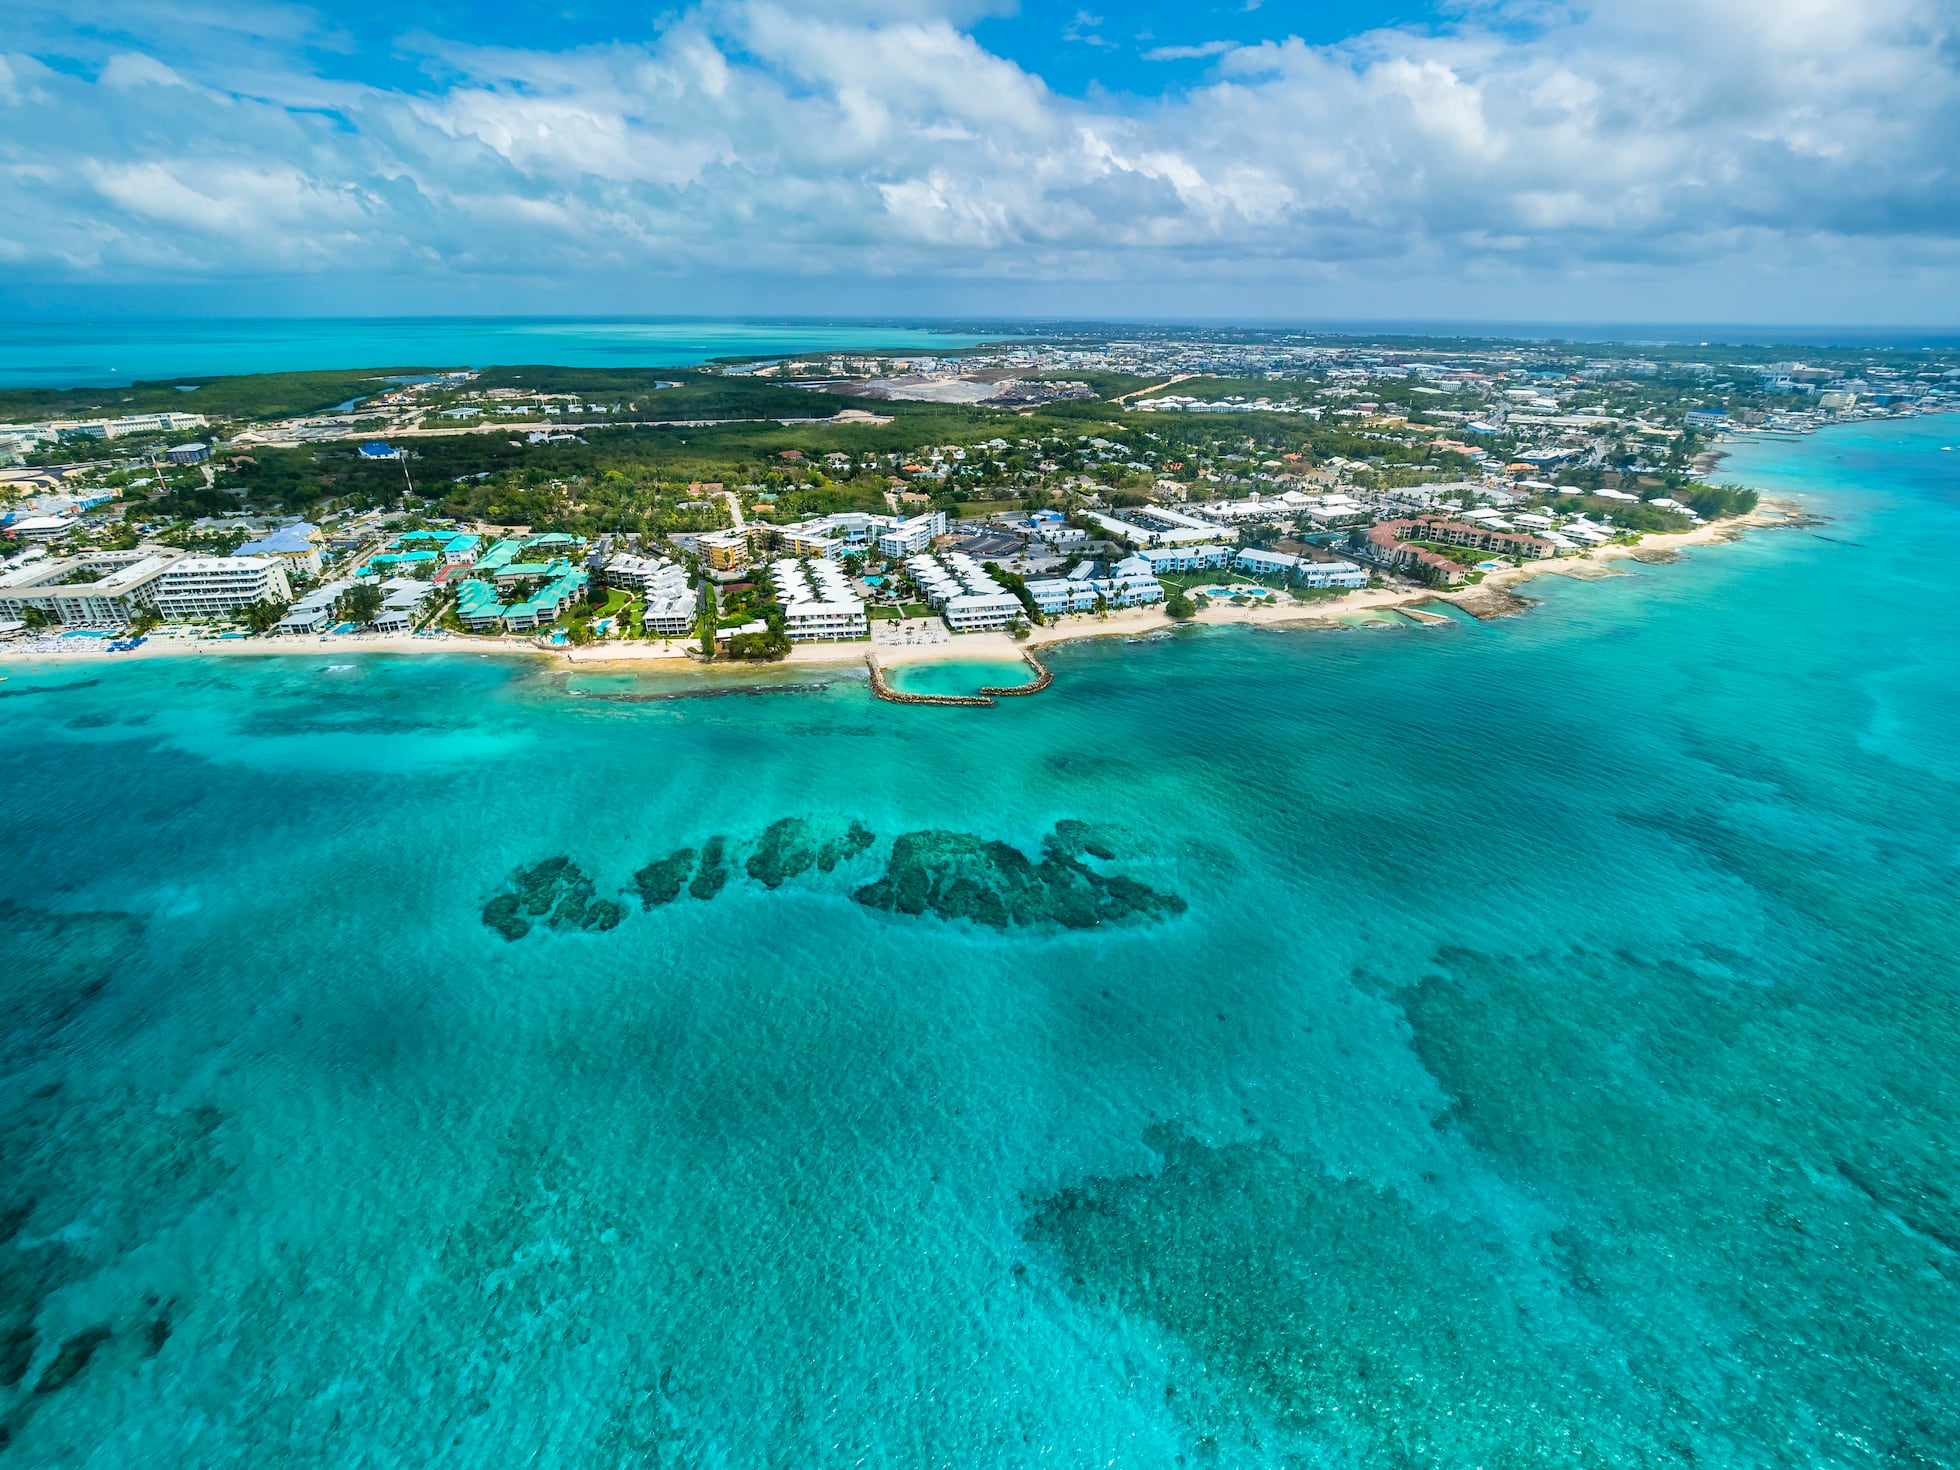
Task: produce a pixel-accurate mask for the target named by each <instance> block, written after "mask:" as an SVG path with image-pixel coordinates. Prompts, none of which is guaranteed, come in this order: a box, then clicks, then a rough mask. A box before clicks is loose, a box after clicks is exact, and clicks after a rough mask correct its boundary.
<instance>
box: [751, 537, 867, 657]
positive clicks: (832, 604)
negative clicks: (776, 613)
mask: <svg viewBox="0 0 1960 1470" xmlns="http://www.w3.org/2000/svg"><path fill="white" fill-rule="evenodd" d="M769 576H770V580H771V581H772V582H773V583H774V584H775V588H776V600H777V601H778V602H780V603H781V604H782V607H783V631H784V632H785V633H786V634H788V635H789V637H790V638H791V639H793V640H795V641H797V642H812V641H815V640H818V639H835V638H862V637H864V636H865V634H866V633H867V632H869V631H870V624H869V622H868V621H867V619H866V616H865V611H864V602H863V599H861V598H859V597H858V596H856V595H855V594H854V593H853V592H852V590H851V584H850V579H849V578H848V577H846V576H845V575H844V573H843V572H842V571H841V570H839V569H838V566H837V564H836V563H835V562H832V561H813V562H810V563H809V564H808V566H807V567H806V566H805V565H804V564H803V563H801V562H798V561H796V560H795V559H794V558H791V557H784V558H783V559H782V560H780V561H777V562H773V563H771V564H770V568H769ZM813 582H814V583H815V585H814V586H812V585H811V584H812V583H813Z"/></svg>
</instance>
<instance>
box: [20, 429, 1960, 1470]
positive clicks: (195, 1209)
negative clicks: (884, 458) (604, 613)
mask: <svg viewBox="0 0 1960 1470" xmlns="http://www.w3.org/2000/svg"><path fill="white" fill-rule="evenodd" d="M1956 444H1960V419H1950V418H1949V419H1940V418H1928V419H1920V420H1915V421H1910V422H1904V423H1894V424H1882V425H1870V426H1861V427H1851V428H1842V429H1834V430H1831V431H1829V432H1827V433H1824V434H1820V435H1818V436H1816V437H1814V438H1811V439H1808V440H1805V441H1802V442H1799V443H1777V442H1767V441H1763V442H1756V443H1752V444H1750V445H1748V446H1746V447H1745V448H1743V449H1741V450H1738V451H1737V453H1736V454H1735V456H1734V457H1733V458H1732V460H1731V461H1730V463H1729V465H1728V466H1727V467H1726V468H1727V471H1728V473H1729V474H1732V475H1733V476H1735V477H1737V478H1740V479H1744V480H1747V481H1749V482H1750V483H1753V484H1756V485H1759V486H1763V487H1766V488H1771V489H1775V490H1778V491H1780V492H1783V493H1784V494H1787V495H1796V496H1800V497H1802V499H1803V501H1804V503H1805V504H1806V505H1807V506H1808V507H1809V508H1810V509H1812V510H1813V511H1815V512H1816V513H1818V514H1820V515H1824V516H1828V517H1829V518H1830V519H1829V522H1828V523H1827V524H1822V525H1817V526H1813V527H1810V528H1808V529H1800V530H1799V529H1785V530H1779V531H1770V532H1763V533H1758V534H1752V535H1751V536H1749V537H1748V538H1747V539H1745V540H1743V541H1741V542H1739V543H1737V544H1733V545H1729V546H1722V547H1712V548H1705V549H1697V550H1695V551H1693V552H1692V553H1691V554H1690V555H1688V556H1687V557H1685V558H1684V559H1683V560H1682V561H1680V562H1678V563H1676V564H1673V565H1666V566H1642V567H1636V568H1632V569H1631V571H1632V575H1629V576H1626V577H1623V578H1616V579H1612V580H1607V581H1598V582H1589V583H1580V582H1573V581H1569V580H1566V579H1563V578H1557V577H1548V578H1543V579H1540V580H1539V581H1536V582H1534V583H1532V584H1530V587H1529V591H1530V592H1531V594H1532V595H1533V596H1534V597H1537V598H1539V599H1541V601H1540V604H1539V605H1538V606H1536V607H1534V608H1532V609H1530V610H1529V611H1527V612H1526V613H1524V614H1523V615H1521V616H1518V617H1515V618H1511V619H1507V620H1504V621H1500V622H1493V623H1486V624H1476V625H1461V626H1451V627H1447V628H1421V629H1418V628H1412V627H1405V628H1387V627H1383V628H1369V629H1351V630H1345V631H1332V632H1319V633H1311V632H1292V633H1282V632H1272V631H1249V630H1243V629H1241V630H1229V631H1217V632H1199V633H1195V634H1192V635H1189V636H1180V637H1178V638H1175V639H1173V640H1170V641H1167V642H1163V643H1156V644H1151V645H1148V646H1131V645H1127V644H1123V643H1117V644H1115V645H1113V646H1086V645H1079V646H1075V647H1071V648H1068V649H1065V650H1062V651H1059V652H1057V653H1056V654H1055V656H1054V658H1053V665H1054V669H1055V673H1056V681H1055V684H1054V687H1053V688H1052V689H1051V690H1050V691H1048V692H1047V693H1045V694H1043V695H1040V696H1039V697H1036V698H1033V699H1027V700H1018V701H1005V702H1003V703H1002V704H1001V705H1000V706H999V707H997V708H995V709H991V710H983V711H972V710H959V709H916V708H899V707H893V706H888V705H881V704H878V703H876V702H875V701H873V700H872V699H871V697H870V696H869V694H868V692H867V690H866V688H865V685H864V683H863V680H862V677H861V676H858V677H849V676H844V675H838V676H835V677H834V678H833V680H832V681H831V682H827V683H825V682H813V680H812V679H811V678H810V677H809V676H808V675H804V674H796V675H790V674H785V675H783V676H781V677H780V678H779V679H778V681H777V683H776V684H775V685H774V686H770V687H768V688H766V689H765V690H764V691H762V692H744V691H743V690H742V689H741V688H740V686H735V685H728V684H719V683H717V684H710V685H708V686H706V688H707V689H708V690H709V691H710V692H711V693H712V695H713V697H704V698H679V699H677V698H671V697H669V696H671V695H673V694H675V693H682V692H686V689H685V688H684V687H677V686H675V685H674V684H672V683H666V684H663V683H660V682H657V681H651V680H642V679H636V678H630V677H618V676H605V675H592V674H585V675H571V674H568V673H566V672H565V671H563V670H550V671H547V670H543V669H536V668H532V667H529V666H518V665H514V664H512V663H509V662H504V661H499V660H494V659H491V658H487V657H468V656H459V657H454V658H448V659H417V660H411V659H400V658H393V659H391V658H380V657H360V656H341V657H337V658H336V657H321V658H313V657H286V658H267V659H264V660H255V659H248V658H232V659H209V660H205V661H192V660H184V661H169V660H154V661H150V662H147V663H134V664H129V665H126V666H120V667H107V668H89V669H83V670H62V671H59V672H47V671H44V670H36V669H30V668H28V667H25V666H23V665H20V664H14V665H12V666H4V665H0V674H4V675H5V676H6V679H5V682H4V683H0V761H4V769H5V771H6V781H5V783H4V785H3V786H0V851H4V852H5V854H6V856H7V861H6V863H5V865H4V868H0V896H4V900H5V907H4V909H0V913H4V916H5V922H6V930H5V937H4V941H0V942H3V943H4V945H5V953H6V961H7V962H6V963H5V964H4V965H0V977H4V978H0V1437H4V1442H5V1448H4V1449H0V1464H5V1465H21V1466H63V1467H81V1466H90V1467H112V1466H113V1467H124V1466H139V1465H140V1466H184V1467H192V1466H196V1467H208V1466H223V1465H239V1466H252V1467H267V1470H270V1467H288V1466H352V1465H368V1466H395V1465H434V1466H458V1467H461V1466H470V1467H477V1466H482V1467H506V1466H512V1465H519V1464H522V1465H532V1466H539V1467H561V1466H562V1467H572V1466H577V1467H619V1466H689V1467H692V1466H702V1467H773V1466H784V1467H790V1466H794V1467H806V1466H808V1467H832V1466H834V1467H855V1466H873V1467H894V1470H896V1467H906V1470H918V1467H949V1470H966V1467H1025V1466H1037V1465H1047V1466H1057V1467H1062V1466H1067V1467H1083V1470H1088V1467H1102V1470H1108V1467H1139V1470H1158V1467H1168V1466H1177V1465H1186V1466H1191V1467H1200V1466H1222V1467H1288V1470H1301V1467H1376V1466H1382V1467H1416V1466H1421V1467H1439V1470H1442V1467H1448V1470H1459V1467H1470V1466H1487V1467H1493V1470H1496V1467H1518V1466H1547V1467H1550V1466H1558V1467H1567V1466H1601V1467H1618V1466H1651V1467H1686V1466H1700V1467H1708V1466H1721V1467H1741V1466H1749V1467H1757V1466H1760V1467H1771V1466H1776V1467H1787V1466H1805V1467H1808V1466H1816V1467H1825V1466H1829V1467H1874V1470H1878V1467H1904V1466H1913V1467H1931V1466H1953V1465H1960V1379H1957V1377H1956V1374H1957V1372H1960V1149H1956V1147H1955V1142H1954V1140H1955V1137H1956V1125H1960V1016H1956V1009H1955V1006H1956V1000H1957V999H1960V973H1957V972H1960V959H1956V956H1957V955H1960V740H1956V731H1960V639H1957V638H1956V636H1955V631H1954V616H1955V614H1954V606H1953V604H1954V597H1955V590H1956V580H1955V574H1954V560H1953V548H1954V547H1955V546H1956V545H1960V451H1955V450H1951V449H1948V448H1947V447H1946V446H1951V445H1956ZM976 672H977V671H976ZM695 687H696V688H697V689H698V688H700V687H701V686H695ZM486 915H487V916H488V918H489V920H490V922H488V923H486V921H485V920H486ZM507 934H508V935H511V936H514V937H505V936H506V935H507Z"/></svg>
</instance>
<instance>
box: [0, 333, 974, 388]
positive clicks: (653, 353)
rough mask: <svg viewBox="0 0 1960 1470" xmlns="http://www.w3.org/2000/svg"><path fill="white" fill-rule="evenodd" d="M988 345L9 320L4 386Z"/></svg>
mask: <svg viewBox="0 0 1960 1470" xmlns="http://www.w3.org/2000/svg"><path fill="white" fill-rule="evenodd" d="M985 340H989V339H986V338H982V337H976V336H973V335H971V334H970V333H965V332H955V331H949V330H940V329H938V328H936V327H929V326H919V325H908V324H904V323H884V322H853V321H838V322H831V321H763V320H757V321H712V320H697V319H692V318H652V319H646V320H587V319H583V318H564V319H558V318H538V319H522V318H509V317H483V318H471V317H431V318H428V319H426V320H420V321H418V320H413V319H398V318H387V319H378V320H371V321H370V320H361V319H353V318H348V319H341V318H332V317H317V318H295V319H290V320H262V319H252V318H237V319H185V320H181V321H179V320H172V321H89V322H19V321H15V322H0V388H73V387H84V386H88V387H94V386H102V385H109V384H121V383H131V382H137V381H148V382H157V381H163V380H168V379H171V378H183V377H194V376H197V375H199V374H204V375H208V376H211V377H222V376H228V375H232V374H238V373H284V372H306V371H314V370H325V369H333V368H350V369H351V368H369V367H377V366H378V367H395V368H471V367H474V368H483V367H509V366H514V365H517V364H522V363H540V362H549V363H556V364H559V365H560V366H563V367H588V368H589V367H619V368H644V367H691V366H694V365H696V364H698V363H703V362H706V361H708V360H709V359H711V358H717V357H772V356H775V355H777V354H779V353H780V354H788V353H798V352H869V351H873V350H879V351H891V352H919V353H932V352H949V351H952V350H955V349H957V348H961V347H971V346H974V345H975V344H977V343H979V342H982V341H985Z"/></svg>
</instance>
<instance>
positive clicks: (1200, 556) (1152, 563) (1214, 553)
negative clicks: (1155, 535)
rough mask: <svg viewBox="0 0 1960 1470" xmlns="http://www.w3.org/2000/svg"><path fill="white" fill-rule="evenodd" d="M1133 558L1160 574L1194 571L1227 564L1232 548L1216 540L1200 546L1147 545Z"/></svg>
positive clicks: (1230, 558)
mask: <svg viewBox="0 0 1960 1470" xmlns="http://www.w3.org/2000/svg"><path fill="white" fill-rule="evenodd" d="M1135 559H1137V560H1141V561H1143V562H1146V563H1148V564H1149V567H1150V570H1151V571H1153V572H1157V573H1160V574H1161V573H1163V572H1196V571H1203V570H1205V569H1206V568H1208V567H1222V566H1226V565H1228V564H1229V563H1230V562H1231V560H1232V548H1231V547H1229V546H1227V545H1225V544H1224V543H1223V542H1218V541H1213V542H1210V543H1207V544H1205V545H1201V546H1147V547H1145V548H1144V549H1143V550H1142V551H1139V552H1138V553H1137V554H1136V558H1135Z"/></svg>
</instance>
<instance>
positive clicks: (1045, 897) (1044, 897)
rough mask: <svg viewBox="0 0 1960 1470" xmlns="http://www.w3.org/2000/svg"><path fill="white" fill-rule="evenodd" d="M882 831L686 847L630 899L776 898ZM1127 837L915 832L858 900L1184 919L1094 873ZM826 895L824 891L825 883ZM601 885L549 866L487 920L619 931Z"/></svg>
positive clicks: (510, 934) (772, 834)
mask: <svg viewBox="0 0 1960 1470" xmlns="http://www.w3.org/2000/svg"><path fill="white" fill-rule="evenodd" d="M877 840H878V838H877V834H875V833H874V832H872V830H871V829H870V828H869V827H867V826H865V825H864V823H862V822H859V821H856V820H849V819H846V818H843V817H783V818H781V819H779V820H777V821H774V822H771V823H770V824H769V826H768V827H766V828H764V829H763V831H762V833H761V835H760V836H758V837H756V838H755V839H754V840H753V842H743V843H737V842H734V841H732V840H731V839H730V838H728V837H727V836H725V835H716V836H713V837H710V838H708V839H707V840H706V841H704V842H703V843H702V844H701V846H700V848H699V849H698V850H697V849H695V848H692V847H681V848H676V849H675V850H674V851H673V852H670V853H668V854H667V855H666V856H665V857H659V858H654V859H653V860H652V861H650V862H649V863H647V865H646V866H645V867H643V868H641V869H640V870H639V871H637V872H636V873H634V874H633V881H632V886H631V889H630V890H629V891H631V892H633V893H636V894H637V895H638V896H639V900H640V907H641V909H642V910H643V911H651V910H654V909H659V908H665V907H667V906H668V905H670V904H673V903H676V902H678V901H679V900H680V898H681V895H682V892H683V890H685V891H686V893H687V894H688V895H690V896H691V897H693V898H695V899H697V900H699V901H701V902H703V903H707V902H711V901H713V900H714V899H715V898H716V897H717V896H719V895H720V893H721V892H722V890H723V889H724V888H726V887H727V886H728V884H729V882H730V881H731V880H732V879H734V878H735V877H736V876H737V875H738V873H742V874H746V875H747V876H748V879H749V881H750V882H752V883H755V884H757V885H759V886H760V887H762V888H764V889H767V890H768V891H770V892H772V893H773V892H775V891H776V890H778V889H780V888H782V887H783V886H784V885H785V884H787V883H789V882H790V881H791V880H792V879H795V878H800V877H804V876H805V875H825V874H831V873H835V872H837V871H838V869H839V868H842V867H845V866H847V865H848V864H850V863H851V862H853V861H855V860H856V859H858V858H861V857H863V856H864V855H865V854H866V853H868V852H870V851H871V849H872V847H873V846H874V845H876V843H877ZM1121 846H1122V844H1121V842H1120V838H1119V835H1118V834H1114V833H1111V832H1108V831H1106V830H1104V829H1102V828H1098V827H1092V826H1091V825H1089V824H1088V823H1086V822H1076V821H1063V822H1057V823H1056V824H1055V830H1054V832H1053V833H1052V834H1051V835H1050V836H1048V837H1047V838H1045V839H1043V841H1042V845H1041V855H1040V857H1039V859H1034V858H1030V857H1028V856H1027V854H1025V853H1023V852H1022V851H1021V850H1020V849H1019V848H1017V847H1015V846H1013V845H1012V844H1011V843H1006V842H995V841H990V840H988V839H986V838H982V837H976V836H974V835H972V834H970V833H965V832H937V831H928V832H907V833H905V834H904V835H903V836H901V837H899V838H898V839H897V840H896V841H894V842H893V843H892V848H891V853H890V856H889V858H888V859H887V862H886V867H885V873H884V875H883V876H882V877H880V878H878V879H876V880H875V881H874V882H871V883H868V884H865V885H863V886H862V887H859V888H857V889H856V890H855V891H853V892H852V893H851V897H852V898H853V899H855V900H856V901H857V902H858V903H860V904H862V905H864V906H865V907H866V908H871V909H878V910H882V911H883V912H886V913H891V914H905V915H911V916H918V915H926V914H931V915H934V916H936V917H938V918H942V919H971V920H973V921H974V922H975V923H979V924H985V925H987V926H988V927H990V928H995V929H1010V928H1024V929H1032V928H1041V927H1053V928H1062V929H1093V928H1097V927H1099V926H1102V925H1108V924H1136V923H1150V922H1153V921H1156V920H1160V919H1166V918H1170V917H1173V916H1174V915H1177V914H1181V913H1183V912H1184V900H1183V899H1181V898H1179V897H1178V896H1177V895H1176V894H1172V893H1160V892H1158V891H1157V890H1156V889H1154V888H1150V887H1147V886H1145V885H1144V884H1142V883H1139V882H1137V881H1136V880H1135V879H1134V878H1126V877H1124V876H1122V875H1121V874H1118V873H1109V872H1105V871H1102V870H1100V869H1098V868H1096V867H1092V866H1090V860H1094V861H1095V862H1098V863H1108V862H1113V861H1115V860H1116V859H1117V858H1118V857H1119V855H1121V854H1120V851H1119V849H1120V848H1121ZM819 886H821V885H819ZM594 892H595V890H594V885H593V882H592V880H591V879H590V878H588V877H587V876H586V875H585V873H584V872H583V871H582V870H581V869H580V868H579V867H578V865H577V864H575V863H574V862H572V860H571V859H570V858H568V857H554V858H548V859H546V860H545V861H543V862H541V863H534V864H532V865H531V866H530V867H527V868H520V869H519V870H518V871H517V872H516V873H515V874H513V875H512V876H511V879H510V882H509V886H508V887H507V888H506V890H505V891H504V892H502V893H500V894H498V895H497V896H496V897H495V898H493V899H491V900H490V902H489V903H487V904H485V905H484V907H483V922H484V923H485V924H486V925H488V926H489V927H490V928H492V929H494V930H496V931H497V932H498V933H499V934H501V935H502V936H503V937H504V938H505V939H508V940H518V939H522V938H524V937H525V936H526V935H527V934H529V933H530V932H531V930H532V929H533V928H534V927H535V926H536V925H537V924H538V923H539V922H543V923H545V924H547V925H548V926H549V927H551V928H553V929H580V930H584V929H593V930H605V929H611V928H613V927H614V926H615V925H617V924H618V923H619V922H620V919H621V917H622V912H621V909H620V907H619V905H618V904H616V903H613V902H611V901H609V900H607V899H602V898H597V897H595V896H594Z"/></svg>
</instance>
